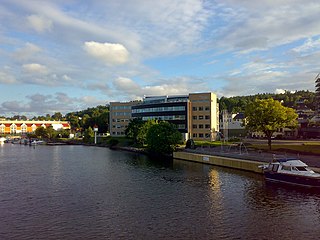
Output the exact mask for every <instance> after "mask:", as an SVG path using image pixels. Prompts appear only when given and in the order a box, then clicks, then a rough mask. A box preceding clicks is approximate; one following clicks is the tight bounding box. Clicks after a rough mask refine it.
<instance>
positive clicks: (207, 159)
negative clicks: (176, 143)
mask: <svg viewBox="0 0 320 240" xmlns="http://www.w3.org/2000/svg"><path fill="white" fill-rule="evenodd" d="M275 155H276V156H277V157H280V156H281V157H286V158H290V157H296V158H299V159H300V160H302V161H303V162H305V163H306V164H307V165H308V166H309V167H310V168H312V169H313V170H314V171H316V172H320V157H319V156H317V155H301V154H287V153H281V152H264V151H247V150H241V151H239V150H238V149H235V150H232V149H229V148H226V149H223V148H220V147H214V148H210V147H206V148H196V149H184V150H181V151H180V152H175V153H173V157H175V158H179V159H182V160H186V161H193V162H201V163H205V164H212V165H217V166H223V167H229V168H237V169H242V170H246V171H253V172H262V171H261V169H258V170H257V169H256V168H258V167H257V166H259V165H262V164H265V163H267V162H270V160H272V158H273V157H274V156H275ZM217 159H219V160H217ZM220 159H221V160H220Z"/></svg>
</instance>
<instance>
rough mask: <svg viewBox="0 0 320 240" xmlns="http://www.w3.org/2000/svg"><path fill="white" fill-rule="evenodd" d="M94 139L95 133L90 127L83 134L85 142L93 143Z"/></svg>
mask: <svg viewBox="0 0 320 240" xmlns="http://www.w3.org/2000/svg"><path fill="white" fill-rule="evenodd" d="M93 137H94V132H93V129H92V128H91V127H88V128H87V129H86V130H85V131H84V134H83V141H84V142H86V143H89V142H91V139H92V138H93Z"/></svg>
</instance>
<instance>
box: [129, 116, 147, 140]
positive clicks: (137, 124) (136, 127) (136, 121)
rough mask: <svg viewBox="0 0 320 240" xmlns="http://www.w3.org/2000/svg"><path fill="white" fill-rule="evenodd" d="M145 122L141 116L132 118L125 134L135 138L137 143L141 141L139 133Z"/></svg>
mask: <svg viewBox="0 0 320 240" xmlns="http://www.w3.org/2000/svg"><path fill="white" fill-rule="evenodd" d="M143 124H144V121H142V119H141V118H133V119H130V121H129V124H128V127H127V128H126V130H125V134H126V136H127V137H128V138H131V139H133V141H134V143H135V144H138V143H139V140H138V135H139V132H140V130H141V128H142V126H143Z"/></svg>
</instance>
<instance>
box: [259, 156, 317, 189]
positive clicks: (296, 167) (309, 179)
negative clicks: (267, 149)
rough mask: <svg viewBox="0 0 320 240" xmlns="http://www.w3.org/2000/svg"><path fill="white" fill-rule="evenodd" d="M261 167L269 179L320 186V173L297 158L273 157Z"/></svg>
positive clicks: (307, 185)
mask: <svg viewBox="0 0 320 240" xmlns="http://www.w3.org/2000/svg"><path fill="white" fill-rule="evenodd" d="M259 167H261V168H262V169H263V173H264V176H265V179H266V180H268V181H274V182H282V183H289V184H294V185H300V186H306V187H320V174H319V173H316V172H314V171H313V170H311V169H310V168H309V167H308V165H307V164H305V163H304V162H302V161H301V160H300V159H297V158H280V159H276V158H273V160H272V161H271V162H270V163H268V164H265V165H262V166H259Z"/></svg>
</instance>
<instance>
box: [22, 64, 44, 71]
mask: <svg viewBox="0 0 320 240" xmlns="http://www.w3.org/2000/svg"><path fill="white" fill-rule="evenodd" d="M22 68H23V70H24V71H25V72H26V73H31V74H47V73H48V68H47V67H46V66H44V65H41V64H39V63H29V64H23V65H22Z"/></svg>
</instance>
